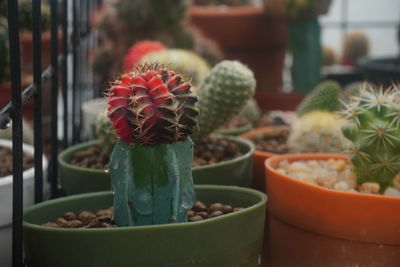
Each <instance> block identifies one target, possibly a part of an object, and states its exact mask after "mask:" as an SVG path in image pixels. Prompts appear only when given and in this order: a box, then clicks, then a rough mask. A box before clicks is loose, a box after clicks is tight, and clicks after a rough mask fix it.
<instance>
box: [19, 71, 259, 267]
mask: <svg viewBox="0 0 400 267" xmlns="http://www.w3.org/2000/svg"><path fill="white" fill-rule="evenodd" d="M196 101H197V97H196V96H195V95H194V94H192V92H191V86H190V84H189V83H187V82H185V81H184V80H183V79H182V78H181V76H180V75H179V74H176V73H175V72H174V71H173V70H171V69H168V68H166V67H164V66H160V65H157V64H151V65H144V66H141V67H139V68H137V70H136V71H134V72H131V73H128V74H123V75H121V76H120V78H118V79H117V80H116V81H115V82H114V83H113V84H112V86H111V88H110V90H109V94H108V105H109V107H108V110H109V112H108V117H109V119H110V120H111V122H112V125H113V128H114V131H115V133H116V135H117V136H118V140H117V141H116V143H115V145H114V147H113V151H112V153H111V156H110V162H109V173H110V175H111V180H112V185H113V189H114V192H113V193H111V192H105V193H104V192H103V193H92V194H84V195H80V196H72V197H67V198H64V199H59V200H55V201H52V202H48V203H43V204H39V205H38V206H36V207H35V208H32V209H31V210H29V211H27V212H26V214H25V224H24V226H25V235H24V238H25V253H26V261H27V263H28V265H37V266H52V265H58V266H60V262H61V266H63V265H64V266H74V265H76V257H78V258H79V261H80V265H83V266H132V265H133V266H144V265H146V266H162V265H164V266H193V264H195V265H208V266H210V265H211V266H232V265H233V264H238V263H239V265H240V266H257V264H258V257H259V253H260V250H261V246H262V238H261V236H262V233H263V223H264V217H265V201H266V197H265V195H263V194H262V193H261V192H255V191H253V190H250V189H240V188H236V187H234V188H232V187H203V188H199V189H198V191H197V192H195V189H194V187H193V180H192V171H191V168H192V158H193V147H194V145H193V142H192V140H191V139H190V137H189V135H190V134H191V133H192V130H193V128H194V127H195V126H196V125H197V121H196V119H197V115H198V113H199V112H198V109H197V107H196V106H195V103H196ZM196 193H197V196H196ZM225 193H226V194H225ZM196 199H198V200H201V201H204V203H205V204H203V203H201V202H197V203H196ZM216 202H218V203H224V204H218V203H216ZM206 205H207V206H206ZM110 206H113V208H112V210H111V209H107V208H108V207H110ZM233 207H236V209H235V208H233ZM242 208H244V209H242ZM246 210H247V214H246ZM249 211H250V213H251V214H249ZM94 213H96V216H94ZM225 213H226V214H225ZM241 213H242V215H244V217H242V216H240V215H241ZM44 214H46V215H45V216H43V215H44ZM63 214H64V215H63ZM77 214H78V215H77ZM246 215H247V216H246ZM60 216H63V217H60ZM219 216H220V218H216V217H219ZM248 216H250V217H248ZM202 219H207V220H206V221H204V222H200V220H202ZM188 220H191V221H196V222H189V223H188V222H187V221H188ZM248 220H249V221H250V223H249V224H247V223H244V222H245V221H248ZM223 221H225V222H223ZM243 223H244V224H243ZM195 224H197V225H195ZM192 225H195V226H194V228H192V227H191V226H192ZM243 226H245V227H249V228H248V229H251V230H250V231H243V232H247V233H245V234H243V233H240V234H239V235H240V236H239V235H236V237H238V238H240V239H236V237H234V235H235V234H234V232H242V231H241V228H242V227H243ZM99 227H100V228H105V229H87V228H99ZM59 228H69V229H59ZM71 228H80V229H71ZM254 229H255V230H254ZM226 230H228V231H226ZM220 232H224V233H223V234H222V233H220ZM214 234H215V235H214ZM225 234H229V236H225ZM212 235H214V236H212ZM211 236H212V237H211ZM206 237H208V239H207V241H206V243H207V246H204V241H205V238H206ZM215 237H217V239H215ZM54 240H59V241H60V242H56V243H57V244H54ZM227 240H228V241H230V245H227V244H226V242H227ZM208 243H209V244H208ZM237 243H241V244H237ZM38 244H41V246H38ZM39 247H40V248H39ZM114 248H115V249H114ZM149 251H151V252H152V253H148V252H149ZM53 252H54V253H53ZM66 252H68V253H66ZM71 254H72V255H74V256H75V257H74V259H71V258H70V255H71ZM94 255H95V257H94Z"/></svg>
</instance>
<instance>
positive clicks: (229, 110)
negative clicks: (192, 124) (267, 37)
mask: <svg viewBox="0 0 400 267" xmlns="http://www.w3.org/2000/svg"><path fill="white" fill-rule="evenodd" d="M255 86H256V81H255V79H254V75H253V72H252V71H251V70H250V69H249V68H248V67H246V66H245V65H243V64H242V63H240V62H239V61H229V60H225V61H222V62H220V63H218V64H217V65H215V66H214V68H213V69H212V70H211V71H210V72H209V73H208V74H207V76H206V77H205V78H204V80H203V82H202V83H201V85H200V87H199V89H198V90H197V92H198V98H199V102H198V107H199V109H200V115H199V118H198V122H199V131H198V132H196V134H195V135H194V136H195V138H196V139H201V138H203V137H205V136H207V135H209V134H210V133H212V132H213V131H214V130H216V129H217V128H219V127H220V126H221V125H223V124H224V123H225V122H226V121H228V120H229V119H230V118H232V116H234V115H236V114H238V113H239V112H240V110H241V109H242V108H243V107H244V105H245V104H246V103H247V101H248V100H249V99H250V98H251V97H252V96H253V94H254V89H255Z"/></svg>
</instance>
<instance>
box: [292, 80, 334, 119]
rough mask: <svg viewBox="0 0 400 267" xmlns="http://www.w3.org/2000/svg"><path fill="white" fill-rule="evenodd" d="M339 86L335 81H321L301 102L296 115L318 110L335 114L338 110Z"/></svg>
mask: <svg viewBox="0 0 400 267" xmlns="http://www.w3.org/2000/svg"><path fill="white" fill-rule="evenodd" d="M340 88H341V87H340V84H339V83H337V82H336V81H331V80H327V81H323V82H321V83H320V84H318V85H317V87H316V88H315V89H314V90H313V91H312V92H311V93H310V94H309V95H308V96H307V97H306V98H305V99H304V100H303V102H302V103H301V104H300V105H299V107H298V108H297V115H299V116H303V115H304V114H307V113H308V112H311V111H315V110H320V111H328V112H335V111H338V110H339V108H340V102H339V95H340Z"/></svg>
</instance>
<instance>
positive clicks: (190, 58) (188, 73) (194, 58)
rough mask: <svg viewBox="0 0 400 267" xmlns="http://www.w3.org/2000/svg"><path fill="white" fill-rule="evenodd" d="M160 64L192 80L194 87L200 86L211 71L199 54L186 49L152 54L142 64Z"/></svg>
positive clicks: (145, 57)
mask: <svg viewBox="0 0 400 267" xmlns="http://www.w3.org/2000/svg"><path fill="white" fill-rule="evenodd" d="M151 62H159V63H160V64H164V65H169V66H171V67H172V68H173V69H174V70H176V71H178V72H180V73H181V74H182V75H183V77H184V78H185V79H192V84H193V86H195V87H196V86H198V85H199V84H200V82H201V81H202V80H203V79H204V77H205V76H206V75H207V73H208V72H209V71H210V66H209V65H208V64H207V62H206V61H205V60H204V59H202V58H201V57H200V56H198V55H197V54H195V53H193V52H191V51H189V50H184V49H166V50H162V51H157V52H152V53H150V54H147V55H145V56H144V57H143V58H142V59H141V64H144V63H151Z"/></svg>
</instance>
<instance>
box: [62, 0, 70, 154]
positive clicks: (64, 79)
mask: <svg viewBox="0 0 400 267" xmlns="http://www.w3.org/2000/svg"><path fill="white" fill-rule="evenodd" d="M62 10H63V17H62V18H63V19H62V30H63V49H64V50H63V55H64V60H63V63H62V70H63V74H62V90H63V107H64V114H63V115H64V119H63V120H64V124H63V125H64V127H63V128H64V134H63V135H64V139H63V140H64V142H63V147H64V148H66V147H68V140H69V139H68V136H69V134H68V130H69V127H68V122H69V118H68V117H69V116H68V102H69V101H68V0H63V6H62Z"/></svg>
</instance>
